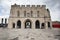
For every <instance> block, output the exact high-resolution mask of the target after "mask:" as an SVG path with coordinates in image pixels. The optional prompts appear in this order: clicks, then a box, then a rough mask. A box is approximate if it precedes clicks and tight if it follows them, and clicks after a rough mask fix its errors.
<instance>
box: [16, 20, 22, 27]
mask: <svg viewBox="0 0 60 40" xmlns="http://www.w3.org/2000/svg"><path fill="white" fill-rule="evenodd" d="M17 28H21V21H20V20H18V21H17Z"/></svg>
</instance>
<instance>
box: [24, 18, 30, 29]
mask: <svg viewBox="0 0 60 40" xmlns="http://www.w3.org/2000/svg"><path fill="white" fill-rule="evenodd" d="M25 28H31V21H30V20H29V19H27V20H26V22H25Z"/></svg>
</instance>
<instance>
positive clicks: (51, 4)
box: [0, 0, 60, 21]
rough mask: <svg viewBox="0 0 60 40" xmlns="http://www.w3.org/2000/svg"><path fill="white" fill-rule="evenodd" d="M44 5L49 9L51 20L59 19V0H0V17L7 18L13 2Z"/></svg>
mask: <svg viewBox="0 0 60 40" xmlns="http://www.w3.org/2000/svg"><path fill="white" fill-rule="evenodd" d="M15 3H16V4H18V5H22V4H23V5H27V4H30V5H33V4H34V5H37V4H38V5H43V4H44V5H46V6H47V8H48V9H49V10H50V14H51V19H52V21H60V0H0V19H1V18H2V17H3V18H8V17H9V14H10V8H11V5H13V4H15Z"/></svg>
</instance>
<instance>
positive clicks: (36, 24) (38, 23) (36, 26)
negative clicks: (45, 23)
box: [35, 20, 40, 29]
mask: <svg viewBox="0 0 60 40" xmlns="http://www.w3.org/2000/svg"><path fill="white" fill-rule="evenodd" d="M35 28H37V29H39V28H40V22H39V20H36V22H35Z"/></svg>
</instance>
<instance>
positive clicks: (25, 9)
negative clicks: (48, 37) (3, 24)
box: [8, 4, 51, 29]
mask: <svg viewBox="0 0 60 40" xmlns="http://www.w3.org/2000/svg"><path fill="white" fill-rule="evenodd" d="M8 28H19V29H25V28H31V29H47V28H51V17H50V11H49V9H46V5H26V6H25V5H21V6H20V5H17V4H15V5H12V6H11V10H10V16H9V21H8Z"/></svg>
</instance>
